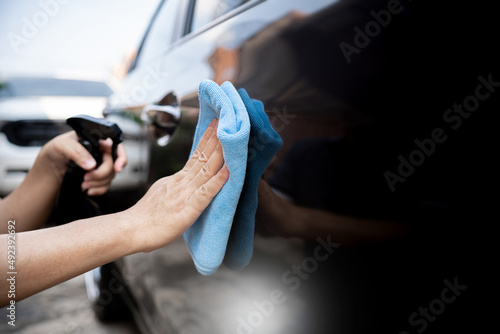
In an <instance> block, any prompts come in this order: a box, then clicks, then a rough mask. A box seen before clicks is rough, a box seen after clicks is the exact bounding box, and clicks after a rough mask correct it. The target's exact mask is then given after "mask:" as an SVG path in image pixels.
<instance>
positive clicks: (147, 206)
mask: <svg viewBox="0 0 500 334" xmlns="http://www.w3.org/2000/svg"><path fill="white" fill-rule="evenodd" d="M228 178H229V170H228V169H227V167H226V165H225V164H224V157H223V154H222V146H221V144H220V142H219V140H218V139H217V120H213V121H212V122H211V123H210V125H209V127H208V128H207V130H206V131H205V133H204V134H203V137H202V138H201V140H200V142H199V144H198V147H197V149H196V150H195V151H194V153H193V154H192V156H191V158H190V159H189V160H188V161H187V163H186V165H185V166H184V168H183V169H182V170H180V171H179V172H177V173H175V174H173V175H171V176H167V177H164V178H162V179H160V180H158V181H156V182H155V183H154V184H153V185H152V186H151V188H150V189H149V190H148V192H147V193H146V194H145V195H144V197H142V198H141V199H140V200H139V201H138V202H137V203H136V204H135V205H134V206H132V207H131V208H129V209H128V210H126V211H124V212H123V213H121V215H123V217H124V218H123V219H128V220H129V221H130V224H132V227H131V228H132V229H135V231H136V232H135V233H134V238H133V239H134V241H133V242H134V245H135V247H136V248H135V249H137V251H141V252H149V251H152V250H155V249H158V248H160V247H163V246H165V245H167V244H169V243H171V242H172V241H174V240H176V239H177V238H179V237H180V236H181V235H182V234H183V233H184V232H185V231H186V230H187V229H188V228H189V227H190V226H191V225H192V224H193V223H194V222H195V221H196V219H197V218H198V217H199V216H200V215H201V213H202V212H203V210H205V208H206V207H207V206H208V205H209V204H210V202H211V201H212V199H213V198H214V197H215V195H217V193H218V192H219V191H220V190H221V189H222V186H223V185H224V184H225V183H226V181H227V180H228Z"/></svg>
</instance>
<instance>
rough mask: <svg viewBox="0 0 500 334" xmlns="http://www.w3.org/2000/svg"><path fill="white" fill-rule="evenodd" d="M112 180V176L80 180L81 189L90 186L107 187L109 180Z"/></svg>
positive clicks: (90, 187) (86, 188)
mask: <svg viewBox="0 0 500 334" xmlns="http://www.w3.org/2000/svg"><path fill="white" fill-rule="evenodd" d="M112 180H113V176H109V177H107V178H104V179H98V180H93V181H83V182H82V190H88V189H92V188H100V187H109V185H110V184H111V181H112Z"/></svg>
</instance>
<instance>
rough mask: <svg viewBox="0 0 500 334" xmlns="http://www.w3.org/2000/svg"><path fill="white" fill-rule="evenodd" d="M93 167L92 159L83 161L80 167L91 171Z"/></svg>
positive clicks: (93, 161)
mask: <svg viewBox="0 0 500 334" xmlns="http://www.w3.org/2000/svg"><path fill="white" fill-rule="evenodd" d="M94 166H95V160H94V159H88V160H85V161H84V162H83V163H82V167H83V168H84V169H91V168H93V167H94Z"/></svg>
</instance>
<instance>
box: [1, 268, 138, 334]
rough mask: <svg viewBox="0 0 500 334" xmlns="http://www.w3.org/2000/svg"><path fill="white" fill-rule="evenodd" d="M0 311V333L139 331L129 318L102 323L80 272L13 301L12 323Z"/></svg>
mask: <svg viewBox="0 0 500 334" xmlns="http://www.w3.org/2000/svg"><path fill="white" fill-rule="evenodd" d="M9 321H10V319H9V318H7V309H6V308H5V307H4V308H2V309H1V310H0V333H2V334H4V333H5V334H7V333H16V334H17V333H19V334H21V333H22V334H41V333H43V334H140V332H139V330H138V329H137V327H136V326H135V324H134V322H133V321H132V320H130V321H125V322H116V323H110V324H103V323H102V322H100V321H99V320H97V318H96V317H95V316H94V313H93V311H92V309H91V308H90V304H89V302H88V300H87V294H86V291H85V279H84V275H81V276H77V277H75V278H73V279H71V280H69V281H66V282H64V283H61V284H59V285H57V286H55V287H52V288H50V289H47V290H45V291H42V292H40V293H38V294H36V295H34V296H31V297H29V298H27V299H25V300H22V301H19V302H17V303H16V322H15V324H16V326H15V327H13V326H11V325H9V324H8V322H9Z"/></svg>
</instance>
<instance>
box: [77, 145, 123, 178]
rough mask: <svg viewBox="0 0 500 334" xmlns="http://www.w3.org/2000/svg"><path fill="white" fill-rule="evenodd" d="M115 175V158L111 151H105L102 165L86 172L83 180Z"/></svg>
mask: <svg viewBox="0 0 500 334" xmlns="http://www.w3.org/2000/svg"><path fill="white" fill-rule="evenodd" d="M114 175H115V171H114V169H113V158H112V157H111V152H103V155H102V163H101V165H100V166H99V167H98V168H97V169H94V170H93V171H91V172H88V173H86V174H85V176H84V178H83V180H84V181H91V180H100V179H107V178H109V177H110V176H111V177H113V176H114Z"/></svg>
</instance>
